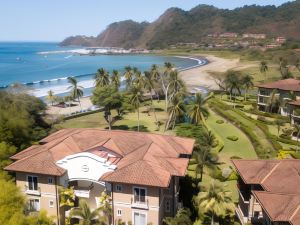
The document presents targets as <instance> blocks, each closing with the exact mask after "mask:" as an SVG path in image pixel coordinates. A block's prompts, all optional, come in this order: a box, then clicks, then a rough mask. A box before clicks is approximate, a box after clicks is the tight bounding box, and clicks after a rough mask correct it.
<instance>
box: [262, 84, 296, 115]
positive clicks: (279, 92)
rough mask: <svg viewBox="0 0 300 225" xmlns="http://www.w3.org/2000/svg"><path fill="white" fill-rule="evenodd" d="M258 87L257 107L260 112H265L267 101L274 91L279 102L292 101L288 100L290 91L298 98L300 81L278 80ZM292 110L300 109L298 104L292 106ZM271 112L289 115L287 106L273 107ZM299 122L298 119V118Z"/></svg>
mask: <svg viewBox="0 0 300 225" xmlns="http://www.w3.org/2000/svg"><path fill="white" fill-rule="evenodd" d="M257 87H258V94H257V105H258V108H259V109H260V110H262V111H267V110H268V106H269V99H270V98H271V95H272V91H273V90H276V97H277V98H278V100H279V101H280V102H283V101H286V102H287V103H288V102H291V101H293V100H292V99H290V95H289V93H290V92H291V91H292V92H294V94H295V95H296V96H297V97H298V98H300V80H297V79H292V78H290V79H285V80H279V81H275V82H271V83H266V84H260V85H257ZM293 106H294V108H300V103H299V104H298V103H295V104H293ZM273 110H274V111H276V112H280V113H281V115H283V116H287V115H289V114H290V109H289V108H288V105H285V104H282V105H280V106H278V107H277V109H276V107H273ZM299 121H300V117H299Z"/></svg>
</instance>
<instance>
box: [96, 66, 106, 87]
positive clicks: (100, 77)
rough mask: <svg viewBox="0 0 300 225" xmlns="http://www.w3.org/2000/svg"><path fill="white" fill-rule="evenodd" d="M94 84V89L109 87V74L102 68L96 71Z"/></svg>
mask: <svg viewBox="0 0 300 225" xmlns="http://www.w3.org/2000/svg"><path fill="white" fill-rule="evenodd" d="M95 83H96V87H103V86H106V85H109V73H108V72H107V71H106V70H104V69H103V68H100V69H98V70H97V73H96V75H95Z"/></svg>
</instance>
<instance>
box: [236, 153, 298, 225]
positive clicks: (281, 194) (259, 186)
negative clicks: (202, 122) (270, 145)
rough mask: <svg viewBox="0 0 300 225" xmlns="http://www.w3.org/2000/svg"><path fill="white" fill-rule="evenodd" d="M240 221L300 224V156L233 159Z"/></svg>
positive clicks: (245, 222)
mask: <svg viewBox="0 0 300 225" xmlns="http://www.w3.org/2000/svg"><path fill="white" fill-rule="evenodd" d="M232 163H233V165H234V166H235V168H236V170H237V173H238V174H239V179H238V184H237V188H238V192H239V202H238V207H237V209H236V214H237V216H238V218H239V220H240V222H241V224H242V225H245V224H249V223H251V224H261V225H262V224H263V225H299V224H300V188H299V186H300V172H299V171H300V160H299V159H298V160H297V159H286V160H232Z"/></svg>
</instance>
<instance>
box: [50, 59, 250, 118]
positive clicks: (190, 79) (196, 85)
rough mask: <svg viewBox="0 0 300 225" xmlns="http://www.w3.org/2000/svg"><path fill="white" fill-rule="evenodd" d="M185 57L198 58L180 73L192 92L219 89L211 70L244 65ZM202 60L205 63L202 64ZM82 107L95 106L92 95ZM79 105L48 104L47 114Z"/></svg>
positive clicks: (61, 112)
mask: <svg viewBox="0 0 300 225" xmlns="http://www.w3.org/2000/svg"><path fill="white" fill-rule="evenodd" d="M178 57H184V58H190V59H194V60H198V65H196V66H192V67H190V68H184V69H182V70H180V73H179V75H180V76H181V78H182V79H183V81H184V82H185V83H186V85H187V88H188V90H189V91H191V92H197V91H203V90H204V91H205V90H207V89H209V90H218V89H219V87H218V86H217V84H216V83H215V82H214V80H213V78H212V77H211V75H210V73H211V72H218V73H222V72H226V71H227V70H229V69H235V68H239V67H241V66H245V65H242V64H241V63H240V60H239V59H224V58H220V57H216V56H212V55H198V56H197V55H195V56H178ZM200 61H201V62H202V63H204V62H205V63H204V64H201V63H200ZM80 101H81V105H82V109H83V110H87V109H89V108H90V107H92V106H93V104H92V102H91V100H90V97H89V96H85V97H83V98H81V99H80ZM79 111H80V107H79V105H77V106H74V107H71V108H59V107H55V106H48V109H47V114H48V115H69V114H71V113H75V112H79Z"/></svg>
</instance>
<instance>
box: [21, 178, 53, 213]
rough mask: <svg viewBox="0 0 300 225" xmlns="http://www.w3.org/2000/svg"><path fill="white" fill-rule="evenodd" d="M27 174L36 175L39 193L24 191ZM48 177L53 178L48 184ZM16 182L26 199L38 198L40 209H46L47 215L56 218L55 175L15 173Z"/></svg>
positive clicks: (26, 183)
mask: <svg viewBox="0 0 300 225" xmlns="http://www.w3.org/2000/svg"><path fill="white" fill-rule="evenodd" d="M28 175H32V176H36V177H38V188H40V194H37V195H35V194H28V193H26V188H25V186H26V185H28V182H27V176H28ZM50 177H51V178H52V180H53V184H48V178H50ZM16 184H17V186H18V187H20V189H21V190H22V191H23V192H24V194H25V195H26V197H27V199H39V200H40V209H41V210H46V211H47V213H48V215H49V216H55V218H57V201H56V185H55V177H53V176H47V175H40V174H26V173H16ZM50 201H53V203H54V204H53V207H52V206H50Z"/></svg>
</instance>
